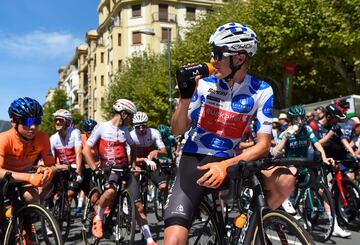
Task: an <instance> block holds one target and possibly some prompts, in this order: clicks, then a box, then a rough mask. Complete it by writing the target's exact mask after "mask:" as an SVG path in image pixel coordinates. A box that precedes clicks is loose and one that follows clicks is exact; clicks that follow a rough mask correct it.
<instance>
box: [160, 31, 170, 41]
mask: <svg viewBox="0 0 360 245" xmlns="http://www.w3.org/2000/svg"><path fill="white" fill-rule="evenodd" d="M168 32H169V33H168ZM168 34H169V37H170V41H171V28H161V42H163V43H166V42H167V41H168Z"/></svg>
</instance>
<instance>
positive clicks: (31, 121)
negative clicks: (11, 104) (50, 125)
mask: <svg viewBox="0 0 360 245" xmlns="http://www.w3.org/2000/svg"><path fill="white" fill-rule="evenodd" d="M21 124H22V125H24V126H26V127H30V126H31V125H40V124H41V117H28V118H24V119H23V120H22V121H21Z"/></svg>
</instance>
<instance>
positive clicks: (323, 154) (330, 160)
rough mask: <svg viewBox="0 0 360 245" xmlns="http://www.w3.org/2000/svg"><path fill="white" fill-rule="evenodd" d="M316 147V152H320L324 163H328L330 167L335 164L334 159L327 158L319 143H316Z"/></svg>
mask: <svg viewBox="0 0 360 245" xmlns="http://www.w3.org/2000/svg"><path fill="white" fill-rule="evenodd" d="M314 146H315V148H316V150H318V151H319V152H320V154H321V158H322V161H323V162H324V163H326V164H327V165H330V164H331V163H333V162H334V160H333V159H332V158H327V157H326V154H325V151H324V148H323V147H322V145H321V144H320V143H319V141H318V142H316V143H315V144H314Z"/></svg>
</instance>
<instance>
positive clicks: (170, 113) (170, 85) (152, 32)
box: [138, 28, 172, 128]
mask: <svg viewBox="0 0 360 245" xmlns="http://www.w3.org/2000/svg"><path fill="white" fill-rule="evenodd" d="M138 32H139V33H142V34H145V35H150V36H155V35H156V33H155V32H154V31H153V30H151V29H148V28H145V29H141V30H139V31H138ZM167 56H168V57H167V59H168V80H169V117H170V128H171V126H172V125H171V117H172V91H171V90H172V84H171V63H170V61H171V60H170V58H171V56H170V28H167Z"/></svg>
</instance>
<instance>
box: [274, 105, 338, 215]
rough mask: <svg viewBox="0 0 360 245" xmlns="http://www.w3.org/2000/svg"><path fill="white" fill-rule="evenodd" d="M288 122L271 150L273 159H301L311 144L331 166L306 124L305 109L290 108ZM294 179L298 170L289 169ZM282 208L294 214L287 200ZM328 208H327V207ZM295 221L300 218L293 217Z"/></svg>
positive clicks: (300, 107)
mask: <svg viewBox="0 0 360 245" xmlns="http://www.w3.org/2000/svg"><path fill="white" fill-rule="evenodd" d="M287 115H288V118H289V120H290V126H289V127H288V128H287V129H286V130H285V131H284V132H282V133H281V134H280V136H279V143H278V144H277V145H276V146H275V147H274V148H273V155H274V156H275V157H277V156H280V155H282V154H283V152H285V157H286V158H292V157H303V158H307V156H308V146H309V144H310V143H312V144H313V145H314V146H315V148H316V150H318V151H319V152H320V154H321V158H322V161H323V162H324V163H326V164H328V165H330V164H333V163H334V160H333V159H332V158H327V157H326V154H325V151H324V149H323V147H322V146H321V144H320V143H319V142H318V139H317V138H316V136H315V134H314V132H313V130H312V129H311V127H310V126H308V125H307V124H306V118H305V108H304V107H303V106H301V105H293V106H290V107H289V109H288V112H287ZM290 169H291V171H292V173H293V176H294V178H296V177H295V176H296V174H297V172H298V170H297V169H296V168H293V167H290ZM282 207H283V208H284V209H285V211H287V212H288V213H290V214H294V215H295V214H296V211H295V209H294V208H293V206H292V204H291V202H290V201H289V200H288V199H287V200H285V202H284V203H283V205H282ZM327 207H328V206H327ZM295 217H296V218H297V219H299V218H300V217H299V216H298V215H296V216H295Z"/></svg>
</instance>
